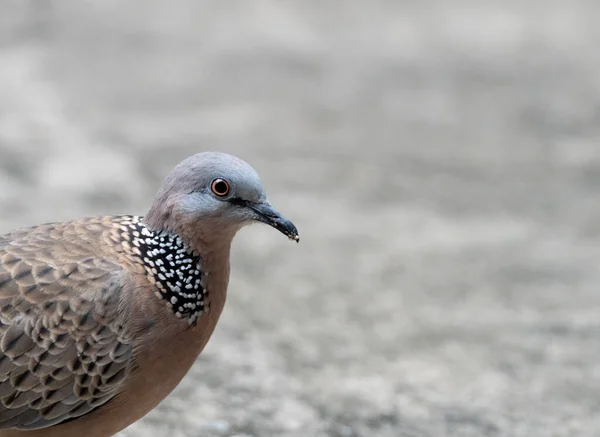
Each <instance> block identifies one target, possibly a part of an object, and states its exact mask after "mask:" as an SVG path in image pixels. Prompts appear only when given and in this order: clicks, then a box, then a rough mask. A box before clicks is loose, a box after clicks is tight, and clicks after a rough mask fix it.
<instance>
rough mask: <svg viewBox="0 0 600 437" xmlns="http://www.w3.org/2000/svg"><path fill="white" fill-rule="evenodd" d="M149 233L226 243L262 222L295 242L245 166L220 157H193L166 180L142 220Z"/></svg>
mask: <svg viewBox="0 0 600 437" xmlns="http://www.w3.org/2000/svg"><path fill="white" fill-rule="evenodd" d="M145 222H146V225H147V226H148V228H150V229H151V230H153V231H166V232H169V233H174V234H177V235H179V236H181V237H182V238H184V240H191V241H186V243H193V241H195V240H198V241H201V242H203V243H205V244H206V243H210V242H214V241H218V240H223V241H227V240H229V241H230V240H231V239H232V238H233V236H234V235H235V233H236V232H237V231H238V230H239V229H241V228H242V227H243V226H245V225H248V224H251V223H256V222H262V223H266V224H268V225H270V226H272V227H273V228H275V229H277V230H279V231H280V232H281V233H283V234H284V235H286V236H287V237H288V238H290V239H291V240H294V241H299V236H298V230H297V229H296V227H295V226H294V224H293V223H292V222H291V221H289V220H288V219H286V218H285V217H284V216H283V215H281V214H280V213H279V212H278V211H276V210H275V209H274V208H273V207H272V206H271V204H270V203H269V201H268V200H267V196H266V194H265V191H264V189H263V187H262V183H261V181H260V177H259V176H258V174H257V173H256V171H255V170H254V169H253V168H252V167H251V166H250V165H249V164H248V163H246V162H244V161H242V160H241V159H239V158H236V157H235V156H232V155H228V154H225V153H216V152H205V153H198V154H196V155H194V156H191V157H189V158H187V159H186V160H184V161H183V162H181V163H180V164H179V165H177V166H176V167H175V169H173V171H172V172H171V174H169V176H168V177H167V178H166V180H165V182H164V184H163V186H162V188H161V189H160V191H159V192H158V194H157V196H156V199H155V201H154V203H153V205H152V207H151V208H150V211H149V212H148V214H147V215H146V217H145Z"/></svg>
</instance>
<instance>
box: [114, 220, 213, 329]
mask: <svg viewBox="0 0 600 437" xmlns="http://www.w3.org/2000/svg"><path fill="white" fill-rule="evenodd" d="M120 225H121V230H122V231H123V232H122V233H121V236H122V238H123V243H124V245H127V246H129V248H130V250H131V251H132V252H133V253H135V254H136V255H138V256H139V257H140V259H141V260H142V264H143V265H144V268H145V269H146V272H147V273H148V278H149V279H150V282H152V283H154V284H155V285H156V288H157V290H156V291H155V294H156V295H157V296H158V297H159V298H161V299H164V300H165V301H166V304H167V306H168V307H169V308H170V309H171V310H172V311H173V313H174V314H175V316H177V317H179V318H183V319H186V320H187V322H188V323H189V324H190V325H191V324H193V323H196V321H197V320H198V318H199V317H200V316H201V315H202V313H204V312H208V310H209V302H208V291H207V289H206V285H205V284H204V278H205V277H206V276H207V275H208V272H202V271H201V259H200V257H199V256H197V255H194V254H193V253H192V251H191V250H190V249H189V248H188V247H186V245H185V244H184V243H183V241H182V240H181V238H179V237H178V236H175V235H170V234H166V233H156V232H152V231H150V230H149V229H148V228H146V226H145V225H144V223H143V222H142V218H141V217H137V216H133V217H132V216H124V217H121V218H120Z"/></svg>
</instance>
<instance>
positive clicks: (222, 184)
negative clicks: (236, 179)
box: [210, 178, 229, 197]
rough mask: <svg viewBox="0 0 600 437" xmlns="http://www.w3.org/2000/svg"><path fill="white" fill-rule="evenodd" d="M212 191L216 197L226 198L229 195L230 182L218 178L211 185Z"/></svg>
mask: <svg viewBox="0 0 600 437" xmlns="http://www.w3.org/2000/svg"><path fill="white" fill-rule="evenodd" d="M210 189H211V190H212V192H213V193H215V195H217V196H219V197H225V196H227V195H228V194H229V182H227V181H226V180H225V179H221V178H217V179H215V180H214V181H212V184H210Z"/></svg>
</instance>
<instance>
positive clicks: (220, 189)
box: [215, 181, 227, 194]
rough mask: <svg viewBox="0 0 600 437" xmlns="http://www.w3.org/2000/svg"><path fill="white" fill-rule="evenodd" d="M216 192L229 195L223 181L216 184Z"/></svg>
mask: <svg viewBox="0 0 600 437" xmlns="http://www.w3.org/2000/svg"><path fill="white" fill-rule="evenodd" d="M215 192H216V193H217V194H225V193H227V184H226V183H225V182H223V181H217V182H215Z"/></svg>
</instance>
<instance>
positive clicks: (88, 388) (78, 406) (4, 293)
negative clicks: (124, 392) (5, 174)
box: [0, 218, 132, 430]
mask: <svg viewBox="0 0 600 437" xmlns="http://www.w3.org/2000/svg"><path fill="white" fill-rule="evenodd" d="M86 229H87V228H86V223H84V222H82V221H79V222H70V223H65V224H50V225H43V226H40V227H37V228H31V229H28V230H23V231H19V232H15V233H13V234H9V235H5V236H2V237H0V429H8V428H17V429H22V430H30V429H39V428H44V427H48V426H52V425H55V424H58V423H61V422H63V421H67V420H69V419H72V418H75V417H79V416H82V415H84V414H87V413H89V412H90V411H93V410H94V409H95V408H98V407H99V406H101V405H103V404H105V403H106V402H108V401H109V400H110V399H112V398H113V397H114V396H115V395H116V394H117V393H118V392H119V389H120V388H121V387H122V385H123V382H124V381H125V380H126V378H127V376H128V375H129V373H130V370H131V367H132V345H131V341H130V339H128V338H127V337H126V335H125V334H124V329H123V323H122V317H123V316H122V312H123V311H122V308H121V307H122V299H121V289H122V282H123V281H122V277H123V274H124V271H123V268H122V267H121V266H120V265H119V263H118V262H117V261H116V260H114V259H109V257H107V256H103V255H101V254H98V253H95V251H94V247H95V243H96V245H97V244H98V243H100V241H101V240H102V238H103V236H105V235H106V234H107V233H110V226H109V224H108V223H107V219H106V218H103V219H97V220H92V221H90V222H89V229H90V230H89V233H88V234H86ZM84 237H85V238H84Z"/></svg>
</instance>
